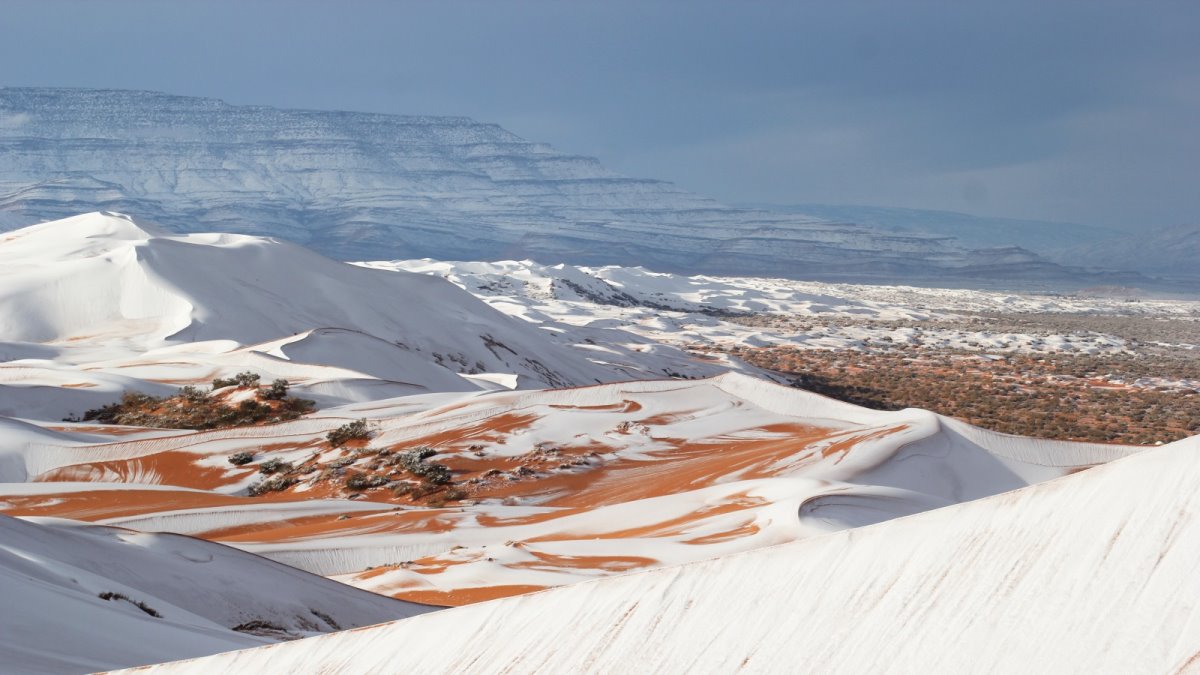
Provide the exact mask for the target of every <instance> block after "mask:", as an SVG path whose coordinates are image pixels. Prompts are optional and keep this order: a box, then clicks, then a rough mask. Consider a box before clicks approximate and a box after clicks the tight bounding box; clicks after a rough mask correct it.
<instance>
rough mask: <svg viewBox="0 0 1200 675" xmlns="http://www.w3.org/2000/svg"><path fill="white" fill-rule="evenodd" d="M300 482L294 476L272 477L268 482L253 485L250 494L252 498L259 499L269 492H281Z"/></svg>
mask: <svg viewBox="0 0 1200 675" xmlns="http://www.w3.org/2000/svg"><path fill="white" fill-rule="evenodd" d="M299 482H300V479H299V478H294V477H292V476H272V477H271V478H268V479H267V480H264V481H259V482H257V483H254V484H253V485H251V486H250V488H249V493H250V496H251V497H257V496H259V495H263V494H266V493H268V492H280V491H282V490H286V489H288V488H289V487H291V486H293V485H295V484H296V483H299Z"/></svg>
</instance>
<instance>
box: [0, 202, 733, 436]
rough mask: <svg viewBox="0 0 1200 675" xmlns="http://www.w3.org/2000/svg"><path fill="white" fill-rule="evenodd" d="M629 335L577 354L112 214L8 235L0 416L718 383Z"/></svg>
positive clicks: (287, 255) (267, 254)
mask: <svg viewBox="0 0 1200 675" xmlns="http://www.w3.org/2000/svg"><path fill="white" fill-rule="evenodd" d="M628 337H629V340H630V341H633V342H638V341H639V340H638V339H637V338H634V337H632V336H628ZM619 338H620V336H619V335H616V336H615V339H614V340H613V342H614V346H613V347H611V348H606V349H608V350H609V351H610V352H612V357H611V358H610V357H609V356H608V355H606V354H605V353H597V352H596V350H594V349H591V350H589V349H574V348H572V345H573V344H574V342H575V340H574V336H568V335H559V334H555V333H554V332H553V331H550V330H541V329H539V328H538V327H536V326H531V325H529V323H528V322H524V321H517V320H514V319H512V318H510V317H508V316H505V315H504V314H503V313H501V312H498V311H496V310H494V309H492V308H491V307H489V306H488V305H487V304H485V303H483V302H480V301H479V300H478V299H476V298H474V297H472V296H471V295H470V294H469V293H466V292H464V291H462V290H461V289H459V288H456V287H455V286H454V285H453V284H449V283H446V282H445V281H443V280H441V279H437V278H435V277H432V276H430V275H420V274H409V273H399V274H398V273H395V272H383V271H378V270H370V269H364V268H362V267H359V266H353V265H347V264H344V263H340V262H336V261H334V260H331V259H328V258H324V257H322V256H320V255H317V254H315V253H313V252H311V251H308V250H306V249H304V248H302V247H299V246H296V245H293V244H289V243H286V242H282V241H277V240H274V239H266V238H261V237H251V236H245V235H228V234H190V235H168V234H165V233H163V232H160V231H158V230H156V229H154V228H150V227H143V226H140V225H138V224H135V223H134V222H133V221H132V220H131V219H129V218H128V217H125V216H120V215H116V214H108V213H89V214H85V215H81V216H75V217H72V218H67V219H65V220H61V221H55V222H51V223H45V224H41V225H35V226H32V227H28V228H24V229H21V230H17V231H14V232H9V233H5V234H3V235H0V340H3V341H5V342H3V343H0V345H2V346H0V356H3V357H4V358H5V359H7V360H6V361H5V362H3V363H0V414H10V415H13V414H15V415H27V416H42V415H45V416H51V417H62V416H63V415H64V414H66V413H67V412H71V411H72V410H73V411H74V412H82V410H84V409H86V407H94V406H98V405H100V404H102V403H105V402H108V401H111V400H113V399H115V398H116V397H117V395H119V393H120V391H121V390H122V389H131V388H137V389H142V390H144V391H148V393H154V394H160V393H165V392H166V391H168V390H169V389H170V386H164V385H171V386H178V385H179V384H184V383H197V384H199V383H205V382H208V381H209V380H211V379H212V378H213V377H215V376H218V375H229V374H231V373H233V372H237V371H240V370H244V369H250V370H255V371H256V372H259V373H260V374H261V375H263V376H264V377H267V378H268V379H270V378H271V377H284V378H288V379H290V380H292V381H293V383H297V384H299V385H300V391H305V392H308V391H310V390H311V393H312V395H313V397H314V398H316V399H318V402H319V403H322V404H326V403H334V404H336V403H345V402H347V401H361V400H369V399H372V398H386V397H392V396H398V395H401V394H406V393H414V392H428V391H468V390H477V389H479V388H492V387H494V386H495V385H494V384H487V380H486V378H487V377H488V376H491V378H492V380H491V381H493V382H504V383H506V384H508V385H509V386H517V387H520V388H529V387H544V386H568V385H579V384H590V383H594V382H600V381H612V380H617V379H628V378H630V377H644V376H645V375H646V374H647V373H649V374H656V375H659V376H661V375H662V374H663V371H664V369H666V368H667V367H669V366H671V365H673V364H682V365H679V367H680V368H681V369H683V370H689V369H690V371H691V373H692V374H700V375H711V374H714V373H715V372H718V371H719V369H717V368H714V367H712V366H711V365H709V366H706V365H704V364H699V363H692V364H690V365H689V364H686V363H684V362H687V361H694V360H693V359H690V358H689V357H687V356H686V355H683V354H682V353H681V352H679V351H678V350H677V349H674V348H669V347H653V348H651V349H647V351H650V352H653V353H649V354H645V355H643V354H642V353H641V352H640V351H635V350H633V349H632V348H629V347H621V346H619V342H620V339H619ZM641 342H646V341H645V340H642V341H641ZM593 354H595V357H594V358H591V359H590V360H589V358H587V357H588V356H592V355H593ZM480 375H482V376H484V378H485V379H480V378H478V377H475V376H480ZM139 380H140V381H143V382H148V383H149V384H148V385H147V386H145V387H142V386H138V385H137V381H139ZM55 396H61V400H58V401H56V400H55ZM68 405H77V406H78V407H70V408H69V407H67V406H68Z"/></svg>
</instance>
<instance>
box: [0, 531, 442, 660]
mask: <svg viewBox="0 0 1200 675" xmlns="http://www.w3.org/2000/svg"><path fill="white" fill-rule="evenodd" d="M0 596H2V597H3V598H4V611H2V612H0V671H4V672H13V673H15V672H20V673H34V672H47V673H66V672H91V671H95V670H100V669H105V668H114V667H123V666H132V665H141V664H145V663H152V662H155V661H162V660H164V659H173V658H180V657H182V656H184V655H192V656H196V655H201V654H210V653H214V652H219V651H227V650H230V649H237V648H241V647H247V646H253V645H260V644H267V643H271V642H275V641H277V640H280V639H293V638H295V637H299V636H303V635H314V634H318V633H325V632H329V631H334V630H344V629H349V628H356V627H360V626H366V625H370V624H375V623H380V622H383V621H388V620H392V619H397V618H401V617H405V616H413V615H415V614H419V613H422V612H425V611H429V608H427V607H422V606H420V605H413V604H410V603H404V602H400V601H397V600H391V599H389V598H384V597H381V596H378V595H374V594H371V593H365V592H362V591H359V590H357V589H353V588H349V587H347V586H344V585H342V584H338V583H336V582H332V581H329V580H327V579H322V578H321V577H317V576H313V575H311V574H307V573H305V572H301V571H300V570H296V569H293V568H290V567H287V566H284V565H280V564H278V563H274V562H271V561H269V560H265V559H263V558H259V557H257V556H253V555H250V554H247V553H244V552H242V551H239V550H237V549H233V548H229V547H226V546H221V545H219V544H213V543H210V542H206V541H202V540H199V539H192V538H190V537H183V536H179V535H172V534H143V533H140V532H135V531H132V530H126V529H120V528H112V527H102V526H99V525H90V524H85V523H79V522H76V521H70V520H59V519H54V518H50V519H42V518H35V519H30V520H21V519H17V518H10V517H8V516H0Z"/></svg>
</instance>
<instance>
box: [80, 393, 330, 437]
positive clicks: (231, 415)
mask: <svg viewBox="0 0 1200 675" xmlns="http://www.w3.org/2000/svg"><path fill="white" fill-rule="evenodd" d="M315 407H316V404H315V403H313V402H312V401H309V400H306V399H302V398H295V397H293V396H285V397H284V398H283V399H281V400H267V401H255V400H247V401H241V402H239V403H238V404H237V405H236V406H231V405H229V404H227V403H225V402H224V401H222V400H220V399H218V398H215V397H212V396H209V394H208V392H203V391H201V390H199V389H197V388H195V387H183V388H181V389H180V390H179V392H178V393H176V394H175V395H173V396H170V397H168V398H158V397H155V396H149V395H147V394H142V393H140V392H136V391H127V392H125V393H124V394H123V395H122V396H121V400H120V401H118V402H117V403H110V404H108V405H106V406H103V407H101V408H95V409H93V410H88V411H87V412H86V413H84V416H83V417H82V418H79V417H75V416H72V417H70V418H68V419H67V420H66V421H70V422H80V421H88V422H91V421H94V422H98V423H100V424H126V425H131V426H141V427H152V428H155V429H196V430H204V429H225V428H229V427H240V426H249V425H253V424H259V423H262V422H284V421H287V420H294V419H296V418H298V417H300V416H301V415H304V414H307V413H310V412H312V411H313V410H314V409H315Z"/></svg>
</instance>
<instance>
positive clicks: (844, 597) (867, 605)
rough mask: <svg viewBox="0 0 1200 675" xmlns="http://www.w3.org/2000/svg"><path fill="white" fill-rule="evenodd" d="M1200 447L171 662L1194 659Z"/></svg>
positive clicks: (964, 664)
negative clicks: (895, 514)
mask: <svg viewBox="0 0 1200 675" xmlns="http://www.w3.org/2000/svg"><path fill="white" fill-rule="evenodd" d="M1197 451H1200V443H1197V442H1196V441H1195V439H1188V440H1185V441H1180V442H1177V443H1174V444H1172V445H1170V446H1166V447H1163V448H1161V449H1157V450H1152V451H1148V452H1146V453H1143V454H1141V455H1138V456H1134V457H1129V458H1126V459H1122V460H1119V461H1116V462H1112V463H1110V464H1108V465H1106V466H1103V467H1099V468H1096V469H1093V470H1091V471H1086V472H1083V473H1079V474H1075V475H1071V476H1067V477H1064V478H1061V479H1059V480H1055V481H1050V482H1048V483H1043V484H1041V485H1036V486H1032V487H1028V488H1024V489H1021V490H1016V491H1013V492H1008V493H1005V494H1002V495H997V496H994V497H991V498H988V499H983V500H979V501H976V502H971V503H967V504H960V505H957V506H952V507H949V508H945V509H939V510H936V511H931V512H928V513H923V514H919V515H916V516H913V517H910V518H902V519H899V520H893V521H890V522H887V523H882V524H879V525H875V526H872V527H866V528H861V529H855V530H850V531H846V532H840V533H836V534H831V535H827V536H824V537H818V538H814V539H809V540H806V541H801V542H796V543H792V544H787V545H783V546H776V547H773V548H768V549H761V550H756V551H750V552H746V553H742V554H738V555H726V556H722V557H719V558H716V559H713V560H708V561H704V562H698V563H693V564H689V565H683V566H679V567H671V568H666V569H659V570H653V571H649V572H642V573H634V574H629V575H624V576H619V577H614V578H609V579H603V580H598V581H594V582H590V583H582V584H575V585H572V586H567V587H563V588H558V589H554V590H550V591H546V592H543V593H535V594H532V595H525V596H519V597H513V598H506V599H503V600H498V601H495V602H488V603H482V604H477V605H473V606H470V607H463V608H459V609H454V610H448V611H445V612H439V613H436V614H432V615H428V616H424V617H418V618H415V619H410V620H406V621H400V622H396V623H392V624H388V625H385V626H379V627H375V628H371V629H367V630H362V631H352V632H347V633H341V634H337V635H331V636H323V637H318V638H313V639H310V640H302V641H299V642H293V643H290V644H286V645H276V646H270V647H265V648H259V649H252V650H246V651H241V652H233V653H228V654H220V655H217V656H214V657H209V658H206V659H200V660H194V661H189V662H182V663H175V664H163V665H159V666H155V667H152V668H150V669H149V672H161V673H208V672H220V671H225V672H229V671H235V670H240V671H247V672H252V671H256V670H262V669H266V668H270V669H274V670H279V671H288V670H296V669H305V670H312V671H321V672H326V673H340V672H345V673H350V672H353V673H382V672H395V671H396V670H411V671H418V672H457V673H485V672H496V671H498V670H505V671H507V672H696V671H698V670H703V671H707V672H734V671H747V672H785V671H795V670H804V671H813V672H824V673H864V672H939V673H956V672H999V673H1023V672H1028V670H1029V668H1031V667H1034V668H1036V669H1037V670H1039V671H1041V672H1057V673H1095V672H1112V673H1131V672H1153V673H1166V672H1183V671H1187V672H1191V671H1194V670H1195V669H1196V667H1197V663H1200V607H1198V605H1197V600H1196V599H1197V598H1198V597H1200V575H1197V574H1196V552H1197V551H1198V550H1200V516H1198V514H1200V464H1198V463H1197V462H1195V461H1194V458H1195V453H1196V452H1197Z"/></svg>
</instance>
